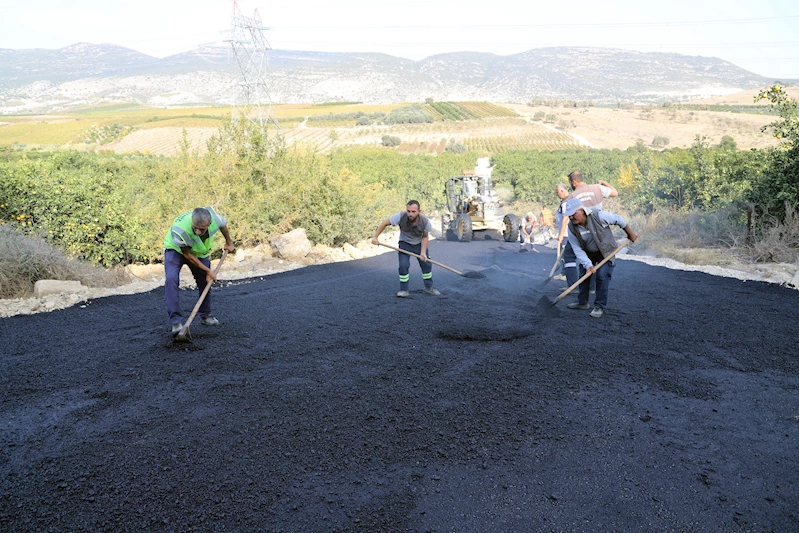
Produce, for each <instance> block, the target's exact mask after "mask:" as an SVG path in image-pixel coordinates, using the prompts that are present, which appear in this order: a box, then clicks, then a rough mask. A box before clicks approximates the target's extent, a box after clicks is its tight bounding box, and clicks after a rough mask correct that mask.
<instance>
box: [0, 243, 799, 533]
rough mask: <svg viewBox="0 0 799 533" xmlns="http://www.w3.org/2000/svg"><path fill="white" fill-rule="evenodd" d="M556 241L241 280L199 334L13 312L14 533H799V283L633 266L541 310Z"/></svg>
mask: <svg viewBox="0 0 799 533" xmlns="http://www.w3.org/2000/svg"><path fill="white" fill-rule="evenodd" d="M539 248H540V250H541V251H540V253H533V252H528V253H519V252H518V246H517V245H516V244H505V243H501V242H499V241H496V240H484V241H475V242H472V243H468V244H466V243H456V242H440V241H436V242H434V243H432V244H431V254H432V256H433V259H435V260H437V261H440V262H442V263H444V264H447V265H449V266H452V267H454V268H457V269H459V270H461V271H464V272H469V271H479V272H482V273H483V274H484V275H485V278H484V279H471V278H467V277H461V276H458V275H456V274H453V273H451V272H448V271H445V270H443V269H441V268H438V267H435V268H434V270H433V272H434V279H435V283H436V286H437V287H438V288H439V289H440V290H441V291H442V293H443V295H442V296H441V297H433V296H428V295H426V294H423V293H422V292H421V286H422V283H421V276H420V273H419V269H418V266H417V265H416V264H413V265H412V270H411V284H412V286H411V289H412V292H411V297H410V298H408V299H399V298H396V297H395V296H394V293H395V292H396V291H397V289H398V287H397V285H398V283H397V273H396V256H395V255H394V254H384V255H378V256H375V257H371V258H368V259H363V260H360V261H353V262H346V263H331V264H326V265H317V266H310V267H307V268H302V269H298V270H293V271H289V272H285V273H281V274H276V275H273V276H269V277H267V278H264V279H260V278H258V279H254V280H247V279H242V280H237V281H235V282H232V283H230V284H225V285H224V286H221V287H219V288H215V289H214V290H213V291H212V294H213V298H214V308H215V314H216V316H217V317H218V318H219V319H220V321H222V325H221V326H220V327H217V328H210V327H202V326H201V325H199V324H196V325H194V326H192V334H193V337H194V343H193V344H192V345H188V346H185V345H180V346H174V345H173V344H172V343H171V341H170V339H169V336H168V334H167V324H166V315H165V311H164V309H163V307H164V304H163V289H157V290H153V291H151V292H147V293H141V294H135V295H126V296H113V297H107V298H100V299H96V300H91V301H90V302H88V304H87V305H86V306H85V307H83V308H81V307H73V308H69V309H65V310H62V311H55V312H51V313H41V314H34V315H27V316H22V315H21V316H15V317H10V318H4V319H0V339H2V343H1V344H0V353H1V354H2V355H1V356H0V530H1V531H9V532H11V531H13V532H29V531H30V532H32V531H57V532H62V531H69V532H82V531H91V532H96V531H114V532H116V531H136V532H161V531H163V532H173V531H174V532H187V531H203V532H205V531H208V532H212V531H213V532H249V531H270V532H271V531H275V532H277V531H297V532H306V531H307V532H311V531H368V532H375V531H436V532H445V531H446V532H450V531H481V532H483V531H486V532H487V531H535V532H539V531H540V532H560V531H572V532H582V531H584V532H597V531H636V532H637V531H658V532H670V531H674V532H686V531H692V532H767V531H773V532H787V531H797V530H799V446H797V439H798V438H799V364H798V363H797V355H796V353H797V351H796V347H795V333H794V328H792V327H791V325H790V323H789V322H788V321H786V319H785V318H786V316H788V314H789V311H786V310H791V309H795V308H796V306H797V303H799V293H797V291H795V290H792V289H788V288H784V287H781V286H778V285H775V284H766V283H760V282H752V281H747V282H744V281H741V280H736V279H731V278H721V277H714V276H710V275H707V274H703V273H699V272H684V271H677V270H669V269H666V268H661V267H653V266H649V265H646V264H644V263H640V262H636V261H625V260H619V261H618V265H617V268H616V271H615V273H614V279H613V283H612V287H611V292H610V302H609V309H608V312H607V313H606V315H605V316H604V317H603V318H601V319H591V318H589V317H588V315H587V311H570V310H567V309H566V308H565V305H564V304H565V303H568V302H570V301H572V300H573V297H572V296H569V297H567V298H566V299H565V300H564V301H563V302H561V303H560V304H558V306H557V309H558V310H559V313H558V316H554V317H549V316H548V315H547V314H545V313H542V312H541V310H540V309H539V307H538V305H537V304H538V302H539V300H540V299H541V298H542V297H544V296H546V297H549V298H553V297H555V296H556V295H557V294H558V293H559V291H560V290H562V288H563V287H562V285H563V282H559V281H556V280H553V281H551V282H550V283H549V284H548V285H547V286H546V287H545V288H544V289H543V290H539V289H537V286H538V285H539V284H540V283H541V282H542V281H543V279H544V277H545V276H546V274H547V273H548V271H549V269H550V267H551V265H552V264H553V262H554V253H553V252H552V251H551V250H548V249H545V248H543V247H539ZM183 298H184V300H183V301H184V307H185V308H186V309H187V310H189V309H190V308H191V306H192V305H193V303H194V301H195V298H196V297H195V293H190V292H184V294H183Z"/></svg>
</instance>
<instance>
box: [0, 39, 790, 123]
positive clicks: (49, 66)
mask: <svg viewBox="0 0 799 533" xmlns="http://www.w3.org/2000/svg"><path fill="white" fill-rule="evenodd" d="M267 59H268V68H267V69H266V77H265V79H266V83H267V86H268V90H269V94H270V97H271V99H272V101H273V102H274V103H300V102H302V103H321V102H334V101H358V102H365V103H395V102H411V101H422V100H424V99H425V98H434V99H436V100H454V101H464V100H481V101H493V102H527V101H530V100H532V99H575V100H593V101H595V102H597V103H600V104H601V103H615V102H619V101H639V102H644V101H649V102H653V101H666V100H679V99H684V98H686V97H688V96H699V95H710V94H726V93H730V92H735V91H738V90H745V89H753V88H757V87H763V86H765V85H768V84H770V83H773V82H774V81H775V80H773V79H771V78H766V77H763V76H759V75H757V74H754V73H752V72H749V71H746V70H744V69H742V68H740V67H737V66H735V65H733V64H732V63H729V62H727V61H723V60H721V59H718V58H713V57H701V56H687V55H680V54H672V53H656V52H646V53H645V52H636V51H630V50H620V49H609V48H587V47H557V48H537V49H532V50H528V51H526V52H522V53H518V54H513V55H507V56H499V55H495V54H491V53H478V52H453V53H446V54H439V55H434V56H431V57H428V58H425V59H423V60H420V61H412V60H409V59H403V58H399V57H394V56H390V55H387V54H377V53H325V52H303V51H285V50H272V51H270V52H269V53H268V54H267ZM240 85H241V84H240V75H239V67H238V63H237V61H236V58H235V55H234V54H233V52H232V50H231V49H225V48H218V47H206V48H198V49H196V50H193V51H190V52H185V53H181V54H177V55H173V56H169V57H165V58H162V59H159V58H155V57H152V56H148V55H146V54H143V53H140V52H137V51H135V50H132V49H129V48H125V47H122V46H117V45H111V44H101V45H95V44H88V43H78V44H74V45H71V46H68V47H65V48H61V49H58V50H46V49H26V50H11V49H0V111H3V112H9V111H8V110H9V109H17V108H19V107H23V108H24V107H30V106H31V105H32V104H31V103H32V102H33V103H38V104H40V105H44V106H48V107H51V108H53V109H55V108H58V107H59V106H61V107H64V106H69V105H75V104H76V103H86V102H98V101H118V100H125V101H131V100H132V101H137V102H141V103H146V104H151V105H165V104H229V103H232V102H234V101H235V100H236V98H237V97H238V95H239V94H240Z"/></svg>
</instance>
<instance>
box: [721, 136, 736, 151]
mask: <svg viewBox="0 0 799 533" xmlns="http://www.w3.org/2000/svg"><path fill="white" fill-rule="evenodd" d="M719 148H721V149H722V150H728V151H731V152H734V151H736V150H737V149H738V143H736V142H735V139H733V138H732V136H730V135H725V136H723V137H722V138H721V141H720V142H719Z"/></svg>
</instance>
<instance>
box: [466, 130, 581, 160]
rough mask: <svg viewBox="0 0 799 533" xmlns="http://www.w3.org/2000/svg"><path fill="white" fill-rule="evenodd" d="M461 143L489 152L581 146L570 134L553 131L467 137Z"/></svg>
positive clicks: (559, 148)
mask: <svg viewBox="0 0 799 533" xmlns="http://www.w3.org/2000/svg"><path fill="white" fill-rule="evenodd" d="M463 144H465V145H466V147H467V148H468V149H469V150H470V151H474V152H488V153H491V154H497V153H500V152H504V151H506V150H566V149H570V148H580V146H581V145H580V143H579V142H577V141H576V140H575V139H574V138H573V137H572V136H571V135H568V134H566V133H562V132H554V131H552V132H540V133H524V134H519V135H500V136H495V137H467V138H466V139H464V141H463Z"/></svg>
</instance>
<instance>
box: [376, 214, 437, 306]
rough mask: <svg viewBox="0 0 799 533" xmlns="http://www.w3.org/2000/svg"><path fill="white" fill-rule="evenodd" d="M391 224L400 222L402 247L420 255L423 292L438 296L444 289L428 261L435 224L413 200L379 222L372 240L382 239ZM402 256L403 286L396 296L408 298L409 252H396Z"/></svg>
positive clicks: (400, 265) (401, 283) (400, 278)
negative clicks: (436, 283) (435, 282)
mask: <svg viewBox="0 0 799 533" xmlns="http://www.w3.org/2000/svg"><path fill="white" fill-rule="evenodd" d="M388 226H399V229H400V236H399V248H400V250H405V251H406V252H411V253H413V254H416V255H418V256H420V257H421V259H419V260H418V261H419V266H420V267H421V269H422V280H423V281H424V292H425V293H427V294H432V295H433V296H438V295H440V294H441V293H440V292H438V290H437V289H435V288H434V287H433V264H432V263H430V262H429V261H427V259H429V258H430V253H429V252H428V250H427V243H428V239H429V234H430V232H431V231H433V226H432V224H430V220H429V219H428V218H427V217H426V216H424V215H423V214H422V213H421V209H420V207H419V202H417V201H416V200H411V201H410V202H408V205H406V206H405V211H400V212H399V213H396V214H394V215H391V216H390V217H389V218H387V219H386V220H384V221H383V222H381V223H380V225H379V226H378V227H377V231H376V232H375V234H374V237H372V244H374V245H375V246H378V245H379V244H380V241H379V240H378V239H377V238H378V237H379V236H380V234H381V233H383V230H384V229H386V228H387V227H388ZM397 254H398V259H399V280H400V290H399V292H398V293H397V296H398V297H400V298H407V297H408V295H409V294H410V293H409V291H408V286H409V284H410V280H411V275H410V270H411V257H410V255H408V254H405V253H402V252H397Z"/></svg>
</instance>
